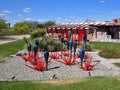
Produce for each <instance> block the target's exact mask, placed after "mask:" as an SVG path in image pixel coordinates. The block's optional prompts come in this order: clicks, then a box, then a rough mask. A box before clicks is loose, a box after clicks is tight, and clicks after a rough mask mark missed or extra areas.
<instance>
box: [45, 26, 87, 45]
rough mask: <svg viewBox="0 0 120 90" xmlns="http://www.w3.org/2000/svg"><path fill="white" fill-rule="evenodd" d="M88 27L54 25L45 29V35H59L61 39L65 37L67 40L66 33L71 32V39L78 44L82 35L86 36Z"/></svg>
mask: <svg viewBox="0 0 120 90" xmlns="http://www.w3.org/2000/svg"><path fill="white" fill-rule="evenodd" d="M87 28H88V25H83V24H64V25H61V24H60V25H54V26H49V27H47V28H46V31H47V33H51V35H52V36H53V37H54V34H57V33H59V34H60V35H61V37H62V36H63V37H65V38H66V39H67V40H68V32H69V31H70V32H71V38H72V39H73V40H75V39H76V40H77V41H78V44H80V42H81V41H82V40H83V34H87Z"/></svg>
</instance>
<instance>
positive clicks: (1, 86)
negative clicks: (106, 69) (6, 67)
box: [0, 77, 120, 90]
mask: <svg viewBox="0 0 120 90" xmlns="http://www.w3.org/2000/svg"><path fill="white" fill-rule="evenodd" d="M52 82H53V83H49V81H48V82H47V83H45V82H42V83H41V81H37V82H36V81H16V82H0V90H120V77H117V78H113V77H92V78H86V79H80V80H78V82H73V83H72V82H71V83H65V82H67V80H64V81H62V82H60V81H52Z"/></svg>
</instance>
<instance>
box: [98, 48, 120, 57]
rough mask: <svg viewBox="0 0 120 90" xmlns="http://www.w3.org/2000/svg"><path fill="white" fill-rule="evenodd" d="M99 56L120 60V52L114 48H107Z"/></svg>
mask: <svg viewBox="0 0 120 90" xmlns="http://www.w3.org/2000/svg"><path fill="white" fill-rule="evenodd" d="M99 55H100V56H101V57H104V58H120V51H119V50H118V49H117V48H115V47H113V46H105V47H103V48H102V49H101V51H100V52H99Z"/></svg>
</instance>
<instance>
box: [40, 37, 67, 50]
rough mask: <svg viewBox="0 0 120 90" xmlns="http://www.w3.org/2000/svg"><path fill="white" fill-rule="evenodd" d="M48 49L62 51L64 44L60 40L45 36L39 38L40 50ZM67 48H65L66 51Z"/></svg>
mask: <svg viewBox="0 0 120 90" xmlns="http://www.w3.org/2000/svg"><path fill="white" fill-rule="evenodd" d="M46 48H47V49H48V50H49V51H57V50H62V43H61V42H60V41H58V40H55V39H53V38H52V37H50V36H44V37H40V38H39V49H40V50H44V49H46ZM66 48H67V47H65V46H64V47H63V49H64V50H65V49H66Z"/></svg>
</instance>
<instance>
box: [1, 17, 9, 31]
mask: <svg viewBox="0 0 120 90" xmlns="http://www.w3.org/2000/svg"><path fill="white" fill-rule="evenodd" d="M5 22H6V21H5V20H4V19H2V18H0V31H1V30H6V29H7V28H8V24H7V23H5Z"/></svg>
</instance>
